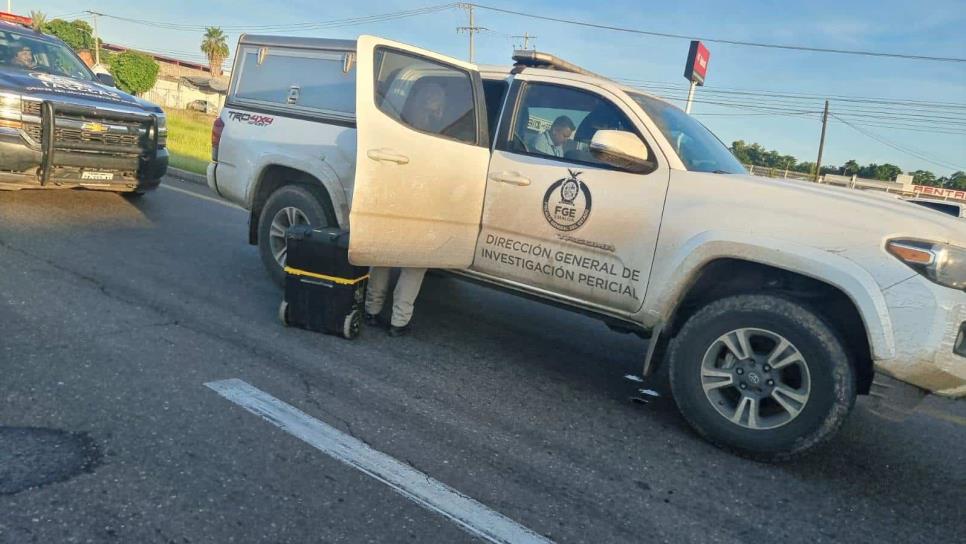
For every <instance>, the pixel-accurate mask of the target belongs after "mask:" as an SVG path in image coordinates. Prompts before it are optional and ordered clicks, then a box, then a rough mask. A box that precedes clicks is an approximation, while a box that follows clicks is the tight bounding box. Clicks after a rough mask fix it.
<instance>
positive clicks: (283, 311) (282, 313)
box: [278, 300, 288, 327]
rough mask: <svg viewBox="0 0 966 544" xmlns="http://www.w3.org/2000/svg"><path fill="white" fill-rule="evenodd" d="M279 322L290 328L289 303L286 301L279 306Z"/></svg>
mask: <svg viewBox="0 0 966 544" xmlns="http://www.w3.org/2000/svg"><path fill="white" fill-rule="evenodd" d="M278 320H279V321H281V322H282V325H284V326H286V327H288V302H285V301H284V300H283V301H282V303H281V304H279V305H278Z"/></svg>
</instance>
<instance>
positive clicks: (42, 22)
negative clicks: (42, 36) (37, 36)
mask: <svg viewBox="0 0 966 544" xmlns="http://www.w3.org/2000/svg"><path fill="white" fill-rule="evenodd" d="M46 25H47V14H46V13H44V12H42V11H31V12H30V26H31V27H33V29H34V30H36V31H37V32H43V31H44V26H46Z"/></svg>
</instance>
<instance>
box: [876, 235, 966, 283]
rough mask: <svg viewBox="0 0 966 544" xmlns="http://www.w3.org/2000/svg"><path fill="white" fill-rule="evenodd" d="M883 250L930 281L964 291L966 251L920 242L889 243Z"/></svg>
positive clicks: (895, 241)
mask: <svg viewBox="0 0 966 544" xmlns="http://www.w3.org/2000/svg"><path fill="white" fill-rule="evenodd" d="M886 251H888V252H889V253H891V254H892V255H893V256H895V257H896V258H897V259H899V260H900V261H902V262H904V263H906V264H907V265H909V267H910V268H912V269H913V270H915V271H916V272H919V273H920V274H922V275H923V276H926V277H927V278H928V279H930V280H931V281H934V282H936V283H938V284H939V285H945V286H946V287H952V288H953V289H966V249H964V248H961V247H956V246H951V245H949V244H941V243H938V242H925V241H922V240H889V241H888V242H887V243H886Z"/></svg>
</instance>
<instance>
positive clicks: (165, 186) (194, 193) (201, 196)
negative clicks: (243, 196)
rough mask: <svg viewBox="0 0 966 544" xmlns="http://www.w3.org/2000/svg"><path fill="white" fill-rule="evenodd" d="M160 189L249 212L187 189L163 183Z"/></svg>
mask: <svg viewBox="0 0 966 544" xmlns="http://www.w3.org/2000/svg"><path fill="white" fill-rule="evenodd" d="M159 187H161V188H162V189H167V190H169V191H177V192H179V193H184V194H186V195H188V196H193V197H195V198H200V199H201V200H207V201H209V202H214V203H215V204H221V205H222V206H225V207H228V208H234V209H236V210H241V211H243V212H245V211H248V210H246V209H245V208H242V207H241V206H237V205H235V204H232V203H231V202H225V201H224V200H221V199H218V198H214V197H210V196H206V195H200V194H198V193H196V192H194V191H189V190H187V189H181V188H178V187H172V186H170V185H167V184H164V183H162V184H161V185H159Z"/></svg>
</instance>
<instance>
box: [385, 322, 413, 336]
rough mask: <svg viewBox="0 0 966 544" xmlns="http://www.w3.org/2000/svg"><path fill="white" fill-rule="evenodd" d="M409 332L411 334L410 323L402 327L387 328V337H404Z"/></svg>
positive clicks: (391, 326)
mask: <svg viewBox="0 0 966 544" xmlns="http://www.w3.org/2000/svg"><path fill="white" fill-rule="evenodd" d="M411 332H413V324H412V323H406V324H405V325H403V326H402V327H397V326H395V325H390V326H389V336H392V337H393V338H396V337H399V336H406V335H408V334H409V333H411Z"/></svg>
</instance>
